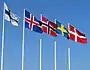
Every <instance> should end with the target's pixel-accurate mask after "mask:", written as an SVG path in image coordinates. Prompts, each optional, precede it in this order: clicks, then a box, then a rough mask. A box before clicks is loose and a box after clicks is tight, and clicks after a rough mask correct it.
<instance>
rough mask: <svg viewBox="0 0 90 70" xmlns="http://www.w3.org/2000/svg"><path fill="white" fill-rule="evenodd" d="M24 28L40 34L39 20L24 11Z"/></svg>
mask: <svg viewBox="0 0 90 70" xmlns="http://www.w3.org/2000/svg"><path fill="white" fill-rule="evenodd" d="M25 28H28V29H30V30H31V31H35V32H38V33H42V32H43V31H42V28H41V26H40V23H39V20H37V19H36V18H35V17H34V16H33V15H32V14H31V13H30V12H28V11H26V10H25Z"/></svg>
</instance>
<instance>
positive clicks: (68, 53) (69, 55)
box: [68, 48, 70, 70]
mask: <svg viewBox="0 0 90 70" xmlns="http://www.w3.org/2000/svg"><path fill="white" fill-rule="evenodd" d="M68 70H70V48H68Z"/></svg>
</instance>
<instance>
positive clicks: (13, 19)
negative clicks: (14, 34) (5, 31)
mask: <svg viewBox="0 0 90 70" xmlns="http://www.w3.org/2000/svg"><path fill="white" fill-rule="evenodd" d="M4 19H5V20H7V21H9V22H11V23H12V25H14V26H18V22H19V17H18V16H17V15H15V14H14V13H12V12H11V11H10V10H9V9H8V7H7V5H6V3H4Z"/></svg>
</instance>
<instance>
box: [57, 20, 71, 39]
mask: <svg viewBox="0 0 90 70" xmlns="http://www.w3.org/2000/svg"><path fill="white" fill-rule="evenodd" d="M55 22H56V24H57V26H58V27H57V30H56V32H57V33H58V34H62V36H64V37H66V38H67V39H69V32H68V30H67V29H66V28H65V26H64V25H63V24H61V23H60V22H59V21H57V20H56V21H55Z"/></svg>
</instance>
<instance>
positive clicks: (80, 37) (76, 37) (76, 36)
mask: <svg viewBox="0 0 90 70" xmlns="http://www.w3.org/2000/svg"><path fill="white" fill-rule="evenodd" d="M69 33H70V37H69V38H70V39H71V40H73V41H75V42H79V43H82V44H86V43H87V38H86V36H85V34H84V33H81V32H80V31H78V30H77V29H76V28H75V27H73V26H72V25H69Z"/></svg>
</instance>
